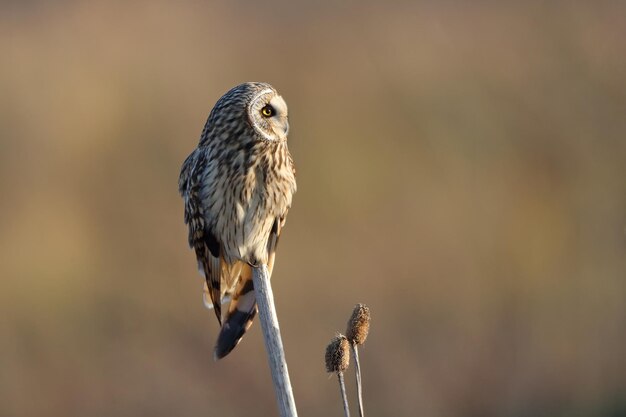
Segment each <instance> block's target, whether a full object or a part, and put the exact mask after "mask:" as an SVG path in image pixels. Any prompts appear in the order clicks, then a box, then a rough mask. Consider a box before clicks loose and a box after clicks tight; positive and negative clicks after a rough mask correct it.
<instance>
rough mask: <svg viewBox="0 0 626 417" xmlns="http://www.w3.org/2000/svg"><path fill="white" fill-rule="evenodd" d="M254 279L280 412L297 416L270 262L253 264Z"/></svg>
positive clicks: (286, 415) (285, 415)
mask: <svg viewBox="0 0 626 417" xmlns="http://www.w3.org/2000/svg"><path fill="white" fill-rule="evenodd" d="M252 280H253V282H254V292H255V295H256V302H257V305H258V307H259V321H260V322H261V328H262V330H263V339H264V340H265V348H266V350H267V358H268V363H269V366H270V371H271V373H272V382H273V383H274V390H275V392H276V401H277V403H278V410H279V412H280V416H281V417H298V412H297V411H296V403H295V400H294V399H293V390H292V389H291V381H290V380H289V371H288V370H287V361H286V360H285V351H284V349H283V341H282V339H281V337H280V327H279V326H278V316H277V315H276V307H275V306H274V294H273V292H272V286H271V284H270V279H269V273H268V271H267V266H265V265H261V266H260V267H256V268H253V269H252Z"/></svg>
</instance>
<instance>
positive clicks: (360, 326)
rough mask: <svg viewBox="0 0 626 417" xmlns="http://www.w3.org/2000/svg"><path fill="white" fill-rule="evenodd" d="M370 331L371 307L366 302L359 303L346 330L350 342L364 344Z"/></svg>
mask: <svg viewBox="0 0 626 417" xmlns="http://www.w3.org/2000/svg"><path fill="white" fill-rule="evenodd" d="M369 331H370V309H369V308H368V307H367V306H366V305H365V304H357V305H356V306H355V307H354V310H353V311H352V316H351V317H350V320H348V330H347V331H346V334H347V337H348V340H349V341H350V343H354V344H357V345H362V344H363V343H365V339H367V334H368V333H369Z"/></svg>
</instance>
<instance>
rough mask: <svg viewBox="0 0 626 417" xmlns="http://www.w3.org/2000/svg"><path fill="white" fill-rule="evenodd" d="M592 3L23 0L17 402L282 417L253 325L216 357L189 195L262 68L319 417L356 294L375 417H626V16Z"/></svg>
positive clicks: (1, 142)
mask: <svg viewBox="0 0 626 417" xmlns="http://www.w3.org/2000/svg"><path fill="white" fill-rule="evenodd" d="M588 3H589V4H584V2H580V3H578V4H573V3H565V2H562V3H551V5H548V4H544V3H543V2H537V3H528V4H524V5H522V4H518V5H515V4H506V3H496V4H488V3H474V4H473V5H469V4H466V3H464V2H434V1H433V2H408V1H407V2H398V3H393V4H391V3H387V4H383V3H382V2H342V3H341V4H336V3H335V2H304V1H298V2H288V1H283V2H274V1H271V2H244V1H235V2H230V3H223V4H218V3H216V4H211V3H208V2H192V1H187V2H164V1H143V2H133V3H127V2H122V1H119V2H103V3H101V4H99V3H95V2H84V3H81V2H74V1H58V2H43V1H41V2H40V1H24V2H17V1H16V2H4V3H2V4H1V6H0V51H1V56H2V65H1V66H0V96H1V97H2V99H0V106H1V107H0V190H1V196H2V197H1V199H0V276H1V280H0V415H1V416H142V415H145V416H148V415H149V416H224V417H228V416H266V415H274V414H275V413H276V408H275V404H274V393H273V390H272V387H271V384H270V377H269V373H268V368H267V364H266V361H265V351H264V347H263V344H262V337H261V332H260V326H259V325H258V323H256V324H255V326H254V327H253V328H252V329H251V331H250V333H249V335H248V336H247V337H246V338H245V339H244V340H243V342H242V344H241V345H240V346H239V347H238V348H237V349H236V350H235V351H234V352H233V353H232V354H231V355H230V356H228V357H227V358H226V359H225V360H223V361H220V362H217V363H215V362H213V360H212V357H211V352H212V348H213V343H214V341H215V337H216V335H217V323H216V321H215V318H214V317H213V313H212V312H209V311H207V310H205V309H204V308H203V306H202V303H201V296H200V293H201V279H200V278H199V276H198V274H197V271H196V267H195V260H194V255H193V253H192V252H191V251H190V250H189V249H188V248H187V243H186V233H187V232H186V229H185V226H184V224H183V221H182V212H183V205H182V201H181V199H180V197H179V196H178V193H177V178H178V173H179V168H180V165H181V163H182V161H183V160H184V158H185V157H186V155H187V154H188V153H189V152H191V150H192V149H193V148H194V147H195V146H196V144H197V141H198V136H199V133H200V131H201V129H202V126H203V124H204V122H205V120H206V117H207V115H208V113H209V111H210V109H211V107H212V106H213V104H214V103H215V101H216V100H217V99H218V98H219V97H220V96H221V94H223V93H224V92H225V91H226V90H228V89H229V88H230V87H232V86H234V85H236V84H238V83H240V82H243V81H249V80H255V81H268V82H271V83H272V84H274V86H275V87H276V88H277V89H278V90H279V91H280V92H281V93H282V95H283V96H284V97H285V98H286V100H287V102H288V103H289V106H290V116H291V126H292V130H291V132H292V133H291V134H290V149H291V151H292V154H293V156H294V158H295V160H296V163H297V168H298V181H299V182H298V185H299V191H298V193H297V195H296V198H295V202H294V206H293V208H292V210H291V212H290V215H289V220H288V222H287V228H286V229H285V233H284V236H283V238H282V241H281V246H280V248H279V252H278V258H277V259H278V261H277V266H276V268H275V273H274V278H273V284H274V292H275V296H276V299H277V307H278V314H279V317H280V319H281V328H282V333H283V337H284V343H285V347H286V352H287V358H288V361H289V366H290V371H291V378H292V382H293V385H294V390H295V395H296V401H297V404H298V407H299V411H300V415H301V416H339V415H341V406H340V401H339V390H338V387H337V385H336V381H335V379H334V378H332V379H329V378H328V376H327V375H326V374H325V372H324V366H323V352H324V348H325V345H326V344H327V342H328V341H329V340H330V338H331V337H332V336H333V334H334V333H335V331H345V322H346V320H347V318H348V316H349V313H350V311H351V309H352V307H353V305H354V304H355V303H357V302H364V303H367V304H368V305H369V306H370V307H371V310H372V314H373V322H372V330H371V333H370V338H369V340H368V342H367V343H366V345H365V346H364V347H363V348H362V350H361V357H362V361H363V365H362V366H363V372H364V383H365V406H366V412H367V414H368V415H370V416H425V417H457V416H470V417H471V416H481V417H483V416H506V417H526V416H528V417H531V416H532V417H537V416H546V417H547V416H550V417H554V416H613V417H616V416H624V415H626V359H625V356H624V353H625V352H626V302H625V298H626V235H625V227H626V4H625V3H624V2H588ZM348 380H349V382H350V385H349V387H348V389H349V391H350V394H351V396H352V399H354V392H355V391H354V386H353V377H352V374H350V377H349V378H348ZM353 404H354V403H353ZM353 411H354V412H355V411H356V409H353Z"/></svg>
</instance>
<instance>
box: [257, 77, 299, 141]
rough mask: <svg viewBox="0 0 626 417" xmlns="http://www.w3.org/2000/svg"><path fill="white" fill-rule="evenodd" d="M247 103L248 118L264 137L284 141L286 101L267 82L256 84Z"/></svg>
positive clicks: (286, 131) (286, 127)
mask: <svg viewBox="0 0 626 417" xmlns="http://www.w3.org/2000/svg"><path fill="white" fill-rule="evenodd" d="M255 87H256V88H255V90H256V91H255V92H254V94H253V95H252V98H251V99H250V101H249V102H248V104H247V113H248V120H249V122H250V124H251V125H252V127H253V128H254V130H255V131H256V132H257V133H258V134H259V135H261V136H262V137H263V138H264V139H266V140H270V141H285V140H287V133H289V120H288V118H287V116H288V114H287V103H285V100H283V98H282V97H281V96H280V95H279V94H278V92H277V91H276V90H275V89H274V88H273V87H272V86H271V85H269V84H256V83H255Z"/></svg>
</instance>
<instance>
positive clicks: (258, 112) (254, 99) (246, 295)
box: [178, 83, 296, 359]
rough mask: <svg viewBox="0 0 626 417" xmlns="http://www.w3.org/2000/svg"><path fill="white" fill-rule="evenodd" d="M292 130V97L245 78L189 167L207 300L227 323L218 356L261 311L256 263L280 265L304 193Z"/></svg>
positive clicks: (184, 191) (193, 234) (184, 172)
mask: <svg viewBox="0 0 626 417" xmlns="http://www.w3.org/2000/svg"><path fill="white" fill-rule="evenodd" d="M288 131H289V122H288V120H287V104H286V103H285V100H283V98H282V97H281V96H280V95H279V94H278V92H276V90H275V89H274V88H273V87H272V86H271V85H269V84H265V83H245V84H241V85H238V86H237V87H234V88H233V89H231V90H230V91H228V92H227V93H226V94H224V95H223V96H222V97H221V98H220V99H219V100H218V101H217V103H216V104H215V106H214V107H213V110H211V114H210V115H209V119H208V120H207V122H206V124H205V126H204V129H203V130H202V134H201V136H200V143H199V144H198V147H197V148H196V149H195V150H194V151H193V152H192V153H191V155H189V157H187V159H186V160H185V162H184V163H183V166H182V169H181V173H180V178H179V184H178V185H179V190H180V193H181V195H182V196H183V199H184V200H185V223H187V225H188V226H189V245H190V246H191V247H192V248H193V249H194V250H195V252H196V257H197V259H198V269H199V271H200V273H201V274H202V275H203V276H204V277H205V279H206V286H205V294H204V296H205V303H206V304H207V305H208V306H210V307H213V308H214V309H215V314H216V315H217V320H218V321H219V322H220V324H221V325H222V328H221V331H220V334H219V336H218V339H217V343H216V346H215V358H216V359H219V358H222V357H224V356H226V355H227V354H228V353H229V352H230V351H231V350H233V348H234V347H235V346H236V345H237V343H239V340H241V337H242V336H243V335H244V333H245V332H246V330H247V329H248V328H249V327H250V325H251V324H252V320H253V318H254V316H255V314H256V312H257V306H256V300H255V296H254V287H253V284H252V269H251V267H253V266H257V265H260V264H267V267H268V270H269V272H270V274H271V272H272V267H273V265H274V255H275V252H276V244H277V243H278V238H279V236H280V232H281V230H282V227H283V226H284V224H285V218H286V216H287V211H288V210H289V207H290V206H291V198H292V196H293V194H294V193H295V192H296V180H295V169H294V166H293V161H292V159H291V155H290V154H289V150H288V149H287V133H288ZM207 294H208V296H207ZM227 300H230V304H229V306H228V312H227V313H226V314H225V317H222V303H223V302H225V301H227Z"/></svg>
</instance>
